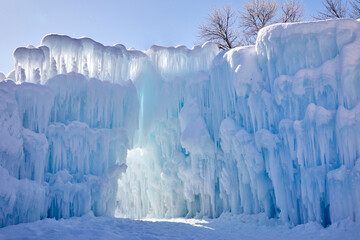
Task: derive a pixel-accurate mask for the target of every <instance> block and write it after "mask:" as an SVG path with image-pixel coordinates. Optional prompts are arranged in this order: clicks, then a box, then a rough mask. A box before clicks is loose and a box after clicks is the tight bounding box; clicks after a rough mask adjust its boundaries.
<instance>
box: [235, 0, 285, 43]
mask: <svg viewBox="0 0 360 240" xmlns="http://www.w3.org/2000/svg"><path fill="white" fill-rule="evenodd" d="M277 8H278V5H277V2H276V1H275V0H251V1H250V2H246V3H245V5H244V10H243V11H240V12H239V13H240V18H241V22H240V26H241V27H242V28H243V29H244V37H245V41H246V42H247V43H249V44H254V43H255V41H256V36H257V34H258V32H259V30H260V29H262V28H263V27H265V26H267V25H269V24H271V23H272V20H273V18H274V16H275V14H276V11H277Z"/></svg>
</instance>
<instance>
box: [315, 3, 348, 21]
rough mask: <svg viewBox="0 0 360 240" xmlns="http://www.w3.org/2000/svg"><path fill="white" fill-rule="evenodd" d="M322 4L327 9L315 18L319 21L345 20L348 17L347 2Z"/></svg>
mask: <svg viewBox="0 0 360 240" xmlns="http://www.w3.org/2000/svg"><path fill="white" fill-rule="evenodd" d="M322 4H323V5H324V7H325V9H324V10H323V11H321V12H319V15H318V16H317V17H315V18H316V19H318V20H322V19H332V18H345V17H346V16H347V11H346V6H347V0H345V1H343V0H325V1H324V2H322Z"/></svg>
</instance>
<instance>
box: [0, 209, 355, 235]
mask: <svg viewBox="0 0 360 240" xmlns="http://www.w3.org/2000/svg"><path fill="white" fill-rule="evenodd" d="M359 229H360V226H359V225H357V224H354V223H353V222H352V221H350V220H343V221H341V222H339V223H337V224H334V225H331V226H330V227H328V228H323V227H322V226H321V225H320V224H318V223H314V222H311V223H307V224H304V225H299V226H297V227H294V228H290V227H288V226H286V225H283V224H282V223H281V222H279V221H278V220H275V219H270V220H269V219H267V217H266V216H265V215H261V214H260V215H238V216H233V215H230V214H227V215H223V216H221V217H220V218H218V219H203V220H197V219H186V218H175V219H143V220H130V219H121V218H120V219H119V218H111V217H94V216H93V215H92V214H87V215H85V216H83V217H73V218H71V219H66V220H65V219H61V220H57V221H56V220H54V219H45V220H41V221H36V222H33V223H27V224H19V225H15V226H7V227H5V228H1V229H0V239H4V240H5V239H6V240H16V239H29V240H30V239H39V240H41V239H75V238H76V239H79V240H82V239H99V238H101V239H159V240H160V239H248V240H252V239H254V240H255V239H263V240H272V239H277V240H281V239H283V240H285V239H286V240H298V239H299V240H300V239H301V240H310V239H317V240H322V239H324V240H338V239H347V240H356V239H358V236H359V235H358V233H359Z"/></svg>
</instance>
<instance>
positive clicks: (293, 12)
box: [278, 0, 304, 23]
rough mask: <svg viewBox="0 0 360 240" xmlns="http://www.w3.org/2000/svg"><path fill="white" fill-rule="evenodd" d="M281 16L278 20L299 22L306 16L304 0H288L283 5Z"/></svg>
mask: <svg viewBox="0 0 360 240" xmlns="http://www.w3.org/2000/svg"><path fill="white" fill-rule="evenodd" d="M281 12H282V14H281V17H280V19H279V21H278V22H283V23H288V22H299V21H301V20H302V19H303V17H304V7H303V3H302V0H301V1H299V0H288V1H286V2H285V3H283V4H282V5H281Z"/></svg>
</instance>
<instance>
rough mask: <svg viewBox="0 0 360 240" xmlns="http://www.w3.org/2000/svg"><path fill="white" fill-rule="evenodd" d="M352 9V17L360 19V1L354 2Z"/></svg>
mask: <svg viewBox="0 0 360 240" xmlns="http://www.w3.org/2000/svg"><path fill="white" fill-rule="evenodd" d="M351 7H352V11H351V13H350V17H351V18H355V19H358V18H360V0H354V2H352V3H351Z"/></svg>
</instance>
